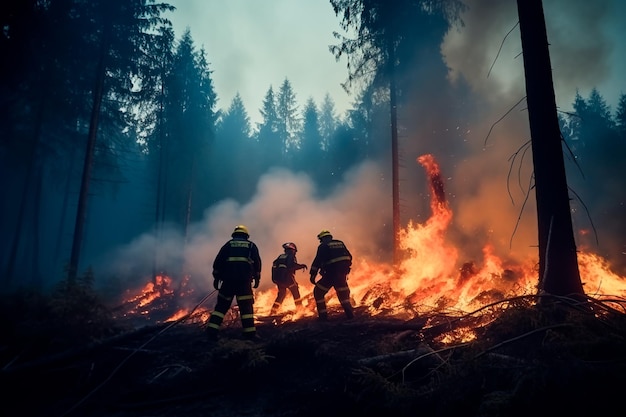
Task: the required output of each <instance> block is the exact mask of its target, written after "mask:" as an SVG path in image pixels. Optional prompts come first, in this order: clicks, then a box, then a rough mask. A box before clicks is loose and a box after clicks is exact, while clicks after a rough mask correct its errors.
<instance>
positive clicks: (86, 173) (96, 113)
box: [68, 27, 109, 283]
mask: <svg viewBox="0 0 626 417" xmlns="http://www.w3.org/2000/svg"><path fill="white" fill-rule="evenodd" d="M108 30H109V29H108V27H107V28H105V29H104V31H103V34H102V44H101V51H100V59H99V61H98V67H97V68H96V84H95V87H94V91H93V106H92V109H91V118H90V121H89V135H88V137H87V149H86V151H85V162H84V165H83V175H82V179H81V185H80V194H79V197H78V208H77V210H76V224H75V226H74V238H73V240H72V253H71V257H70V264H69V266H68V282H69V283H73V282H74V281H75V280H76V276H77V273H78V265H79V261H80V250H81V247H82V244H83V231H84V228H85V221H86V217H87V200H88V198H89V183H90V182H91V171H92V168H93V157H94V150H95V148H96V137H97V134H98V123H99V120H100V107H101V105H102V96H103V91H104V79H105V71H106V64H105V58H106V55H107V53H108V38H109V37H108Z"/></svg>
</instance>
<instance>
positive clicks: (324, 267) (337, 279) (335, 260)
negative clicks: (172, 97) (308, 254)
mask: <svg viewBox="0 0 626 417" xmlns="http://www.w3.org/2000/svg"><path fill="white" fill-rule="evenodd" d="M317 238H318V239H319V240H320V244H319V246H318V247H317V253H316V255H315V259H313V263H312V264H311V269H310V275H311V284H313V285H315V288H314V289H313V297H315V304H316V307H317V315H318V318H319V320H322V321H325V320H328V312H327V311H326V301H325V300H324V296H325V295H326V293H327V292H328V291H330V289H331V288H333V287H334V288H335V292H336V294H337V298H338V299H339V302H340V303H341V307H343V310H344V312H345V314H346V317H347V318H349V319H351V318H352V317H354V312H353V309H352V304H351V303H350V287H348V274H349V273H350V267H351V266H352V254H350V251H349V250H348V248H347V247H346V245H345V244H344V243H343V242H342V241H341V240H338V239H333V235H332V234H331V233H330V232H329V231H328V230H322V231H321V232H320V233H319V234H318V235H317ZM318 272H319V273H320V274H321V275H322V278H321V279H320V280H319V281H317V282H315V277H316V276H317V273H318Z"/></svg>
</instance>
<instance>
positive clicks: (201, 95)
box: [164, 29, 217, 236]
mask: <svg viewBox="0 0 626 417" xmlns="http://www.w3.org/2000/svg"><path fill="white" fill-rule="evenodd" d="M210 74H211V71H210V70H209V66H208V63H207V61H206V57H205V52H204V50H203V49H201V50H199V51H198V50H196V48H195V45H194V41H193V39H192V37H191V32H190V31H189V29H187V30H186V31H185V33H184V34H183V35H182V37H181V39H180V41H179V42H178V45H177V47H176V52H175V54H174V61H173V65H172V69H171V71H170V72H169V76H168V78H167V80H166V94H165V97H166V99H165V120H166V123H167V124H166V126H167V136H166V140H167V146H166V149H167V154H166V156H165V163H166V164H168V173H167V178H166V179H165V180H166V181H167V185H166V187H167V190H168V193H167V199H166V204H165V208H164V209H165V216H166V218H167V219H169V220H170V221H172V222H173V223H174V224H177V225H179V226H181V228H182V231H183V234H184V235H185V236H186V232H187V228H188V226H189V224H190V223H191V221H192V220H193V219H198V218H200V217H201V216H202V214H203V211H204V208H205V207H201V206H199V205H197V204H195V201H194V199H195V195H196V193H206V192H207V190H209V189H210V187H209V186H208V183H207V181H208V175H201V174H200V170H208V167H207V164H206V161H207V160H208V159H209V152H210V148H211V146H212V142H213V139H214V134H215V121H216V117H217V115H216V112H215V110H214V108H215V104H216V101H217V96H216V94H215V91H214V88H213V81H212V80H211V76H210ZM199 179H203V181H204V183H200V182H199Z"/></svg>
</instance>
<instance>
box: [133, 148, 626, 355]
mask: <svg viewBox="0 0 626 417" xmlns="http://www.w3.org/2000/svg"><path fill="white" fill-rule="evenodd" d="M417 162H418V163H420V164H421V165H422V166H423V167H424V169H425V170H426V172H427V174H428V177H429V187H430V194H431V204H430V208H431V211H432V214H431V216H430V217H429V218H428V219H427V221H426V222H425V223H423V224H419V223H415V222H413V221H409V223H408V225H407V226H406V228H403V229H402V230H400V231H399V235H398V241H399V248H400V249H401V250H402V252H403V255H404V256H403V258H402V260H401V261H400V262H399V263H398V265H396V266H390V265H388V264H378V263H375V262H372V261H371V260H369V259H366V258H364V257H360V256H358V255H357V256H355V257H354V263H353V265H352V271H351V273H350V275H349V281H348V283H349V286H350V289H351V295H352V301H353V305H355V306H357V307H358V306H361V307H365V308H366V309H367V311H368V313H369V314H370V315H372V316H376V315H391V316H395V317H399V318H407V319H411V318H415V317H416V316H419V315H430V316H431V320H432V321H433V322H434V321H436V320H437V317H441V314H443V313H446V314H447V316H446V318H449V317H450V314H457V315H459V316H461V315H463V314H467V312H469V311H474V310H477V309H479V308H481V307H484V306H487V305H488V304H490V303H493V302H495V301H500V300H504V299H506V298H510V297H515V296H522V295H532V294H536V293H537V283H538V271H537V260H536V259H528V260H527V261H524V262H521V263H520V262H519V261H518V262H516V263H511V262H506V261H504V260H503V259H501V258H500V257H499V256H498V255H497V254H496V253H495V248H494V246H493V245H491V244H489V243H488V244H486V245H485V246H484V247H483V249H482V259H480V260H474V261H467V262H463V263H461V266H460V267H459V266H458V265H459V263H460V262H461V260H460V259H459V256H460V255H459V251H458V249H457V248H456V247H454V246H453V245H451V244H450V243H448V242H447V240H446V231H447V229H448V226H449V225H450V223H451V221H452V218H453V213H452V210H451V209H450V207H449V205H448V203H447V201H446V194H445V190H444V182H443V179H442V175H441V172H440V168H439V165H438V163H437V162H436V160H435V158H434V157H433V156H432V155H429V154H426V155H422V156H420V157H419V158H417ZM578 262H579V267H580V268H579V269H580V275H581V280H582V281H583V284H584V286H585V290H586V292H587V293H588V294H589V295H590V296H594V297H606V298H609V297H620V298H622V301H623V299H624V298H626V278H625V277H621V276H619V275H617V274H615V273H613V272H611V269H610V266H609V265H608V263H607V262H606V261H605V260H604V259H603V258H602V257H600V256H598V255H594V254H590V253H586V252H581V253H579V255H578ZM302 274H303V275H305V276H306V277H307V278H308V274H306V273H304V272H303V273H302ZM299 276H300V274H298V275H297V276H296V278H298V277H299ZM304 281H305V283H304V284H302V283H300V292H301V295H302V299H303V304H304V308H302V309H301V310H296V308H295V305H294V303H293V298H292V297H291V296H290V294H289V295H288V296H287V297H286V299H285V301H284V302H283V306H282V311H281V312H280V313H281V315H280V316H279V317H273V318H272V322H273V323H274V324H276V325H279V324H280V323H283V322H285V321H294V320H298V319H300V318H302V317H309V316H315V315H316V314H317V313H316V309H315V301H314V299H313V296H312V290H313V286H312V285H311V284H310V283H309V282H308V279H305V280H304ZM188 284H189V277H188V276H186V277H185V278H184V279H183V282H182V283H181V285H180V287H179V289H178V291H177V294H178V296H179V297H183V296H189V295H191V294H192V293H193V289H192V288H191V287H190V286H189V285H188ZM171 285H172V279H171V278H169V277H168V276H166V275H158V276H157V277H156V279H155V281H154V282H150V283H148V284H146V286H145V287H144V288H143V289H142V290H141V292H140V293H139V294H137V295H135V296H133V297H130V298H129V299H128V300H127V302H133V303H136V304H137V308H136V309H135V310H133V311H132V313H135V314H137V313H138V312H140V311H141V310H140V308H141V307H143V306H147V305H149V304H153V303H154V302H155V301H156V300H157V299H159V298H163V297H165V296H168V295H171V294H173V293H174V291H173V289H172V288H171ZM276 291H277V289H276V288H272V289H268V290H257V291H256V292H255V315H256V316H257V317H259V318H261V317H267V316H268V315H269V312H270V309H271V307H272V304H273V303H274V300H275V298H276ZM326 301H327V306H328V307H329V308H332V307H335V308H338V309H340V307H339V302H338V300H337V297H336V295H335V293H334V291H333V290H331V291H330V292H329V293H328V294H327V300H326ZM196 307H197V306H196ZM211 307H212V305H211ZM231 310H233V311H234V313H233V317H232V318H231V320H233V321H236V320H237V314H236V305H234V306H233V309H231ZM143 311H147V310H143ZM189 312H190V309H189V308H181V309H179V310H177V311H176V312H174V313H172V314H171V315H170V316H168V318H167V319H166V320H167V321H172V320H178V319H181V318H183V317H185V315H188V314H190V313H189ZM438 313H441V314H440V315H439V316H437V314H438ZM208 316H209V311H208V310H207V309H205V308H198V309H197V313H196V314H194V316H193V317H194V319H195V320H196V321H198V322H205V321H206V320H207V319H208ZM492 318H493V317H491V316H490V315H489V314H485V315H484V316H483V317H482V318H481V319H480V320H482V321H480V320H478V321H474V322H473V325H474V327H476V326H478V325H481V324H484V323H485V322H488V321H489V320H491V319H492ZM473 338H474V332H473V329H472V328H471V326H469V327H467V328H456V329H455V330H453V331H452V332H449V333H446V334H443V335H442V336H441V341H442V342H444V343H448V342H452V341H456V342H459V341H460V342H464V341H469V340H472V339H473Z"/></svg>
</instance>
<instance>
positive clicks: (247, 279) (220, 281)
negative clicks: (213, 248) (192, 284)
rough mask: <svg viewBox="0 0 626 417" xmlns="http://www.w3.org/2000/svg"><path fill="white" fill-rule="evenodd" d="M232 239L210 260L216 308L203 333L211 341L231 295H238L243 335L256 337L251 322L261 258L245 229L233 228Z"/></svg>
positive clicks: (224, 313)
mask: <svg viewBox="0 0 626 417" xmlns="http://www.w3.org/2000/svg"><path fill="white" fill-rule="evenodd" d="M231 237H232V239H230V240H229V241H228V242H226V243H225V244H224V245H223V246H222V247H221V249H220V250H219V252H218V254H217V256H216V257H215V260H214V261H213V278H214V280H213V287H214V288H215V289H216V290H218V294H217V302H216V305H215V309H214V310H213V312H212V313H211V316H210V317H209V320H208V322H207V328H206V333H207V336H208V337H209V339H210V340H216V339H217V336H218V332H219V328H220V326H221V324H222V321H223V320H224V316H225V315H226V313H227V312H228V309H230V306H231V304H232V302H233V298H235V297H237V304H238V305H239V314H240V319H241V326H242V328H243V335H244V337H245V338H249V339H255V338H257V334H256V327H255V325H254V296H253V294H252V282H253V281H254V288H258V287H259V280H260V277H261V257H260V255H259V249H258V247H257V246H256V244H255V243H254V242H252V241H250V240H249V237H250V234H249V233H248V228H247V227H246V226H243V225H239V226H237V227H235V230H234V231H233V233H232V235H231Z"/></svg>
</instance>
